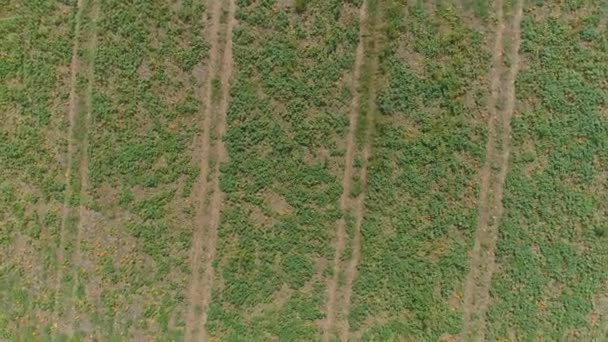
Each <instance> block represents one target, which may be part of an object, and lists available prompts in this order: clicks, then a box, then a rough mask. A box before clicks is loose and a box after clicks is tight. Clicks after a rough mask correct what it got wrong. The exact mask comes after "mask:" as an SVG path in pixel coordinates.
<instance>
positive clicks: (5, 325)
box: [0, 1, 74, 340]
mask: <svg viewBox="0 0 608 342" xmlns="http://www.w3.org/2000/svg"><path fill="white" fill-rule="evenodd" d="M0 6H1V10H0V13H1V17H2V20H1V21H0V121H1V122H2V123H1V124H0V165H2V166H1V167H0V340H7V339H10V338H14V337H15V336H17V334H21V335H23V336H27V335H30V336H31V334H33V333H34V332H35V330H36V329H37V328H42V329H45V328H46V329H48V328H49V327H50V313H51V311H52V310H53V303H54V300H53V298H54V293H53V292H54V288H53V287H52V286H48V285H47V284H52V283H53V282H54V281H53V279H54V278H55V273H56V270H57V264H56V258H55V251H56V248H57V247H58V245H59V228H60V210H61V206H62V204H63V196H64V193H63V190H64V189H65V178H64V177H63V174H64V172H65V167H66V160H65V159H64V158H63V156H64V153H65V147H66V139H67V137H66V136H64V135H63V133H62V132H63V131H64V130H65V128H66V127H67V121H66V120H65V118H66V116H64V113H66V109H67V98H68V93H69V86H68V84H67V83H68V80H69V69H68V68H67V66H68V65H69V63H70V59H71V54H72V45H71V41H72V35H73V31H72V28H73V24H74V20H73V19H74V16H73V15H72V14H73V13H72V12H71V11H70V8H69V7H67V6H65V5H62V4H60V3H55V2H53V3H48V2H42V1H28V2H25V3H24V2H21V1H3V2H2V4H0Z"/></svg>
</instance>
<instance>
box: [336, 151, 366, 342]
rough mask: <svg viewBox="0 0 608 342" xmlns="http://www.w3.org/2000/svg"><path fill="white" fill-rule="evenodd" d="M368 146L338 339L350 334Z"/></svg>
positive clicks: (358, 257)
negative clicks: (349, 317)
mask: <svg viewBox="0 0 608 342" xmlns="http://www.w3.org/2000/svg"><path fill="white" fill-rule="evenodd" d="M369 151H370V147H368V146H366V147H365V148H364V150H363V166H362V168H361V171H360V173H359V179H360V182H361V186H362V191H361V194H359V196H358V197H357V199H356V201H355V207H354V209H353V210H354V213H355V229H354V237H353V251H352V255H351V258H350V260H349V262H348V266H347V268H346V272H345V284H344V291H343V292H344V298H343V299H342V301H343V303H342V305H343V308H342V317H343V321H342V324H341V326H340V340H341V341H348V339H349V336H350V325H349V324H348V315H349V313H350V304H351V296H352V292H353V285H354V283H355V279H356V277H357V266H358V265H359V260H361V225H362V224H363V213H364V204H365V189H366V184H367V162H368V160H369V155H370V152H369Z"/></svg>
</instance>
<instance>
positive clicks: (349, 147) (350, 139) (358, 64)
mask: <svg viewBox="0 0 608 342" xmlns="http://www.w3.org/2000/svg"><path fill="white" fill-rule="evenodd" d="M359 22H360V23H359V25H360V30H359V44H358V45H357V50H356V56H355V65H354V77H353V85H352V93H353V98H352V101H351V108H350V114H349V115H350V123H349V128H348V135H347V137H346V157H345V166H344V175H343V177H342V196H341V197H340V210H341V211H342V213H343V214H346V212H347V211H348V210H349V208H350V207H351V206H352V204H350V203H349V202H350V196H351V192H352V179H353V174H354V168H353V165H354V160H355V151H356V147H357V146H356V145H357V142H356V131H357V125H358V122H359V110H360V97H361V94H359V88H360V80H361V70H362V68H363V62H364V57H365V51H364V50H365V39H364V38H365V36H366V34H367V32H366V31H367V2H366V1H364V2H363V5H362V6H361V9H360V12H359ZM356 219H357V218H356ZM345 242H346V221H345V219H344V218H341V219H340V220H339V221H338V222H337V224H336V241H335V250H336V251H335V254H334V260H333V270H334V273H333V277H332V278H331V279H329V282H328V284H327V299H326V309H325V312H326V315H327V316H326V320H325V322H324V325H323V341H326V342H327V341H329V340H330V339H331V336H332V332H333V329H334V325H335V320H336V311H338V310H336V309H337V307H338V304H337V303H336V302H337V292H338V280H339V275H340V260H341V259H342V254H343V252H344V248H345ZM357 242H358V241H354V243H355V244H356V243H357ZM355 251H356V249H355Z"/></svg>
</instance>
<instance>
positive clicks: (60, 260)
mask: <svg viewBox="0 0 608 342" xmlns="http://www.w3.org/2000/svg"><path fill="white" fill-rule="evenodd" d="M83 7H84V0H78V2H77V3H76V19H75V21H76V22H75V26H74V38H73V43H72V58H71V62H70V94H69V100H68V121H69V128H68V132H67V140H68V150H67V164H66V170H65V180H66V189H65V194H64V201H63V208H62V211H61V224H60V231H59V248H58V251H57V273H56V279H55V284H54V288H55V298H54V304H53V325H54V327H55V328H56V329H58V330H59V331H64V330H66V327H64V326H62V320H61V317H60V316H61V313H60V312H59V310H60V308H59V304H60V303H59V302H60V300H59V298H60V297H61V296H60V294H61V288H62V286H61V285H62V284H61V283H62V279H63V273H64V267H65V266H64V264H65V262H66V255H65V249H66V244H67V240H68V231H67V230H68V229H67V225H68V219H69V217H70V215H71V213H72V208H71V204H70V199H71V198H72V196H73V193H74V189H73V187H72V181H71V180H72V164H73V159H74V157H75V154H76V142H75V141H74V135H75V132H76V123H77V116H78V113H79V111H80V108H79V105H78V104H79V98H78V94H77V74H78V72H79V70H80V58H79V56H78V53H79V51H80V31H81V26H82V16H83Z"/></svg>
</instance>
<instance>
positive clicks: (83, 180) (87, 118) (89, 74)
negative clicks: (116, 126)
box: [67, 0, 101, 331]
mask: <svg viewBox="0 0 608 342" xmlns="http://www.w3.org/2000/svg"><path fill="white" fill-rule="evenodd" d="M90 1H91V4H90V5H89V6H92V8H91V18H90V19H91V22H92V26H91V28H90V30H91V31H90V32H87V34H86V38H85V39H86V40H85V42H84V46H83V47H84V48H85V49H86V51H88V56H87V61H86V62H84V68H85V70H83V71H82V72H83V74H84V76H85V77H86V78H87V88H86V90H85V93H84V94H83V96H84V99H82V102H83V104H84V113H82V115H83V116H84V117H83V118H81V119H82V120H83V121H84V122H83V123H82V129H83V133H82V139H81V140H79V141H78V143H79V144H80V151H81V152H80V154H79V157H80V159H79V161H78V163H79V166H78V171H79V174H78V177H79V178H80V204H79V206H78V225H77V231H76V241H75V248H74V269H73V276H72V277H73V279H75V280H74V286H73V288H72V292H71V296H72V300H71V301H70V302H71V305H70V309H69V311H68V318H67V322H71V324H72V325H73V328H72V331H74V330H75V329H77V328H78V323H79V320H80V319H77V315H76V305H75V303H74V300H75V299H76V297H77V290H78V282H79V281H80V272H79V271H78V268H79V265H82V253H81V251H80V248H81V247H80V246H81V241H82V239H83V238H84V236H83V235H84V230H85V229H86V227H87V224H88V223H89V222H87V215H86V210H87V208H86V203H87V201H86V199H87V196H88V193H89V189H90V182H89V127H90V124H91V120H92V116H93V83H94V79H95V74H94V73H95V69H94V68H95V64H94V63H95V52H96V50H97V22H98V20H99V16H100V6H101V5H100V3H99V1H97V0H90ZM80 65H83V63H81V64H80Z"/></svg>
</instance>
